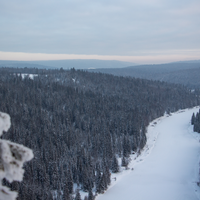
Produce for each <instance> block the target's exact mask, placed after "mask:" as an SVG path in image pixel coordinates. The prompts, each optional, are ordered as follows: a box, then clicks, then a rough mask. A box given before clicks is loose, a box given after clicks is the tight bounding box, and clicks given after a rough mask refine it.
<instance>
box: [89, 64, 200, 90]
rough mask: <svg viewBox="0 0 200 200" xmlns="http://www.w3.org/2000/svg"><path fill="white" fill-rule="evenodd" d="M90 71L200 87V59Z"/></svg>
mask: <svg viewBox="0 0 200 200" xmlns="http://www.w3.org/2000/svg"><path fill="white" fill-rule="evenodd" d="M89 71H93V72H102V73H108V74H113V75H116V76H131V77H136V78H143V79H149V80H159V81H165V82H170V83H178V84H183V85H186V86H189V87H193V88H196V87H200V78H199V75H200V61H199V62H196V63H195V62H194V63H192V62H191V61H190V62H189V61H188V62H177V63H168V64H158V65H140V66H131V67H126V68H123V69H95V70H89Z"/></svg>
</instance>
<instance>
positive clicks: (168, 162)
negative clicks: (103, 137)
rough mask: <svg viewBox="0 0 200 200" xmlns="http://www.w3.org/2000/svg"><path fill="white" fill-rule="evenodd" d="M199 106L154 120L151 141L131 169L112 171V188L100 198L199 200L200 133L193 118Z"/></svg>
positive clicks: (114, 199) (149, 140) (100, 199)
mask: <svg viewBox="0 0 200 200" xmlns="http://www.w3.org/2000/svg"><path fill="white" fill-rule="evenodd" d="M198 110H199V107H198V108H197V107H196V108H193V109H186V110H183V111H179V112H176V113H173V114H172V115H171V116H163V117H161V118H159V119H156V120H154V121H153V122H152V123H151V124H150V125H149V127H148V133H147V138H148V142H147V145H146V146H145V148H144V151H143V152H142V153H141V155H140V156H138V157H137V158H135V159H134V157H132V160H133V161H132V162H131V164H130V169H129V170H123V171H122V172H120V173H118V174H117V175H114V174H112V179H114V177H116V179H117V180H116V181H115V180H113V181H112V184H111V186H110V188H109V189H108V190H107V191H106V192H105V193H104V194H102V195H98V196H97V197H96V199H97V200H147V199H148V200H198V199H200V189H199V187H198V186H197V181H199V178H198V173H199V172H198V162H199V156H200V143H199V139H200V137H199V135H198V134H197V133H193V132H192V126H191V125H190V119H191V116H192V113H193V112H195V113H196V112H198Z"/></svg>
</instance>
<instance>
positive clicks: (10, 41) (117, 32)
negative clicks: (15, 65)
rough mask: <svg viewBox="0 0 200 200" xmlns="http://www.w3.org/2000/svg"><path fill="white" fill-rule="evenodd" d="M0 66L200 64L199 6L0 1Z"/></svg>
mask: <svg viewBox="0 0 200 200" xmlns="http://www.w3.org/2000/svg"><path fill="white" fill-rule="evenodd" d="M0 27H1V28H0V60H56V59H103V60H121V61H128V62H135V63H164V62H168V61H169V62H171V61H179V60H199V59H200V1H199V0H176V1H174V0H140V1H134V0H42V1H41V0H34V1H33V0H31V1H30V0H17V1H16V0H6V1H3V0H0Z"/></svg>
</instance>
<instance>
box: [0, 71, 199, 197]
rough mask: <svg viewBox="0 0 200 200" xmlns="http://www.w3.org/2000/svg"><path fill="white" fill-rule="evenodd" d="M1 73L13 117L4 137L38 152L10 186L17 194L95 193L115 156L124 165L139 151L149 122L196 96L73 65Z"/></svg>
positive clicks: (0, 86) (4, 106) (3, 105)
mask: <svg viewBox="0 0 200 200" xmlns="http://www.w3.org/2000/svg"><path fill="white" fill-rule="evenodd" d="M23 73H34V74H36V76H35V77H34V79H33V80H32V79H31V78H30V77H28V76H25V77H24V76H23ZM0 77H1V78H0V110H1V111H2V112H6V113H8V114H9V115H10V116H11V119H12V126H11V129H10V130H9V132H8V133H7V134H6V135H5V136H3V137H4V138H6V139H9V140H11V141H14V142H17V143H20V144H23V145H25V146H27V147H29V148H31V149H32V150H33V152H34V155H35V158H34V159H33V160H32V161H31V162H29V163H27V164H26V165H25V171H26V172H25V177H24V180H23V182H22V183H17V182H15V183H14V184H12V185H11V187H12V189H15V190H18V191H19V198H18V199H20V200H25V199H38V200H39V199H56V200H61V199H63V200H64V199H66V200H68V199H72V197H74V196H76V199H78V194H79V193H78V192H77V193H76V192H75V191H74V187H73V186H74V184H77V185H78V188H79V189H82V190H84V191H87V192H88V193H89V196H88V199H92V198H93V197H92V193H91V191H93V194H95V193H103V192H104V191H105V190H106V189H107V187H108V185H109V183H110V172H118V170H119V165H121V162H119V163H118V158H120V160H121V161H123V162H122V164H123V165H124V166H126V165H127V164H128V160H129V159H128V158H129V155H130V154H131V153H134V152H135V153H138V154H139V153H140V151H141V150H142V148H143V147H144V145H145V143H146V135H145V133H146V127H147V125H148V124H149V122H150V121H152V120H153V119H155V118H157V117H159V116H162V115H163V114H164V113H165V112H173V111H176V110H178V109H183V108H187V107H193V106H196V105H199V103H200V99H199V94H198V93H197V91H195V92H191V91H190V90H189V89H187V88H186V87H184V86H180V85H175V84H167V83H164V82H159V81H148V80H143V79H136V78H130V77H126V78H125V77H117V76H113V75H108V74H101V73H90V72H84V71H81V70H78V71H76V70H74V69H71V70H68V71H65V70H63V69H60V70H38V69H27V68H25V69H14V68H1V69H0ZM5 184H9V183H7V182H5ZM85 199H86V198H85Z"/></svg>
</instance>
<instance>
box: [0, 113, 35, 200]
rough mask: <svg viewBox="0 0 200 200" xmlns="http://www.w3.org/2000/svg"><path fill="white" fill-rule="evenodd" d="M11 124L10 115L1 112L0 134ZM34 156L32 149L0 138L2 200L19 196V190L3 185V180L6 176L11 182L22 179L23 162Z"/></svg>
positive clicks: (0, 194) (0, 188)
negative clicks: (12, 189)
mask: <svg viewBox="0 0 200 200" xmlns="http://www.w3.org/2000/svg"><path fill="white" fill-rule="evenodd" d="M10 125H11V123H10V116H9V115H8V114H6V113H2V112H0V136H1V135H2V134H3V131H8V129H9V128H10ZM32 158H33V152H32V150H31V149H28V148H26V147H24V146H23V145H19V144H16V143H13V142H10V141H8V140H2V139H0V200H5V199H6V200H14V199H15V198H16V197H17V192H15V191H11V190H10V189H9V188H7V187H5V186H3V185H2V180H3V179H4V178H5V179H7V180H8V181H9V182H10V183H11V182H13V181H22V178H23V174H24V170H23V169H22V167H23V164H24V162H26V161H29V160H31V159H32Z"/></svg>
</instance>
